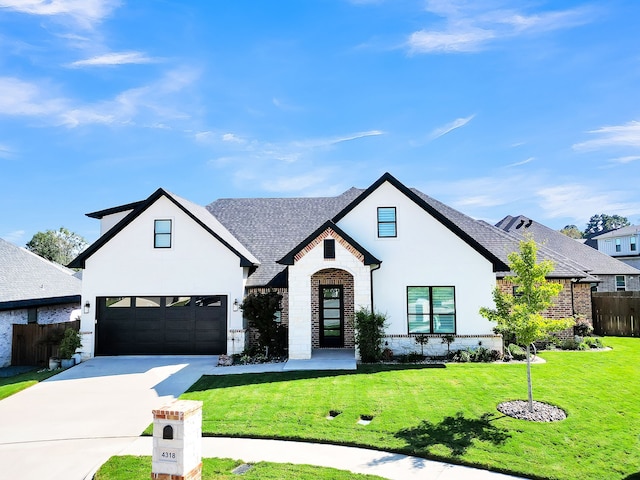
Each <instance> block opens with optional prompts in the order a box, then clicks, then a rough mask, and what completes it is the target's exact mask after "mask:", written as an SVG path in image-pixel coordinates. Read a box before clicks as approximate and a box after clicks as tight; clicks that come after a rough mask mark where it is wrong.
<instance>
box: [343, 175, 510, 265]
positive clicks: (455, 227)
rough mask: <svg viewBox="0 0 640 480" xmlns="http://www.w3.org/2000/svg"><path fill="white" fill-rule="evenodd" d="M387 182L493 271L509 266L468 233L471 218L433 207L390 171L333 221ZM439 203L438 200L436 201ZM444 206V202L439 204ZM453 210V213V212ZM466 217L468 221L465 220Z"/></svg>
mask: <svg viewBox="0 0 640 480" xmlns="http://www.w3.org/2000/svg"><path fill="white" fill-rule="evenodd" d="M385 182H389V183H390V184H391V185H393V186H394V187H396V188H397V189H398V190H400V192H402V193H403V194H404V195H406V196H407V197H408V198H409V199H410V200H413V201H414V202H415V203H416V204H417V205H418V206H419V207H421V208H422V209H423V210H425V211H426V212H427V213H428V214H429V215H431V216H432V217H434V218H435V219H436V220H438V221H439V222H440V223H442V224H443V225H444V226H445V227H447V228H448V229H449V230H451V231H452V232H453V233H455V234H456V235H457V236H458V237H460V238H461V239H462V240H463V241H464V242H466V243H467V244H468V245H469V246H471V247H472V248H473V249H475V250H476V251H477V252H478V253H480V254H481V255H482V256H483V257H485V258H486V259H487V260H489V261H490V262H491V263H492V264H493V271H494V272H499V271H508V270H509V267H508V266H507V264H506V263H505V262H504V260H503V259H502V258H500V257H499V256H497V255H496V254H495V252H492V251H491V250H489V249H488V248H487V247H486V246H485V245H484V244H483V243H482V242H480V241H478V239H476V238H474V236H473V235H471V234H470V232H469V228H468V227H470V226H472V223H473V222H476V220H473V219H472V218H470V217H467V216H466V215H463V214H462V213H460V212H458V211H456V210H454V209H452V208H448V209H447V210H448V211H447V212H446V213H445V212H444V210H445V209H443V208H435V207H434V205H433V204H432V203H431V202H429V201H427V199H429V200H430V197H428V196H427V195H424V194H423V193H422V192H419V191H418V190H415V189H410V188H407V187H405V186H404V185H403V184H402V183H401V182H400V181H398V180H397V179H396V178H395V177H394V176H393V175H391V174H390V173H385V174H384V175H382V176H381V177H380V178H379V179H378V180H377V181H376V182H375V183H373V185H371V186H370V187H369V188H367V189H366V190H365V191H364V192H363V193H362V194H361V195H359V196H358V198H356V199H355V200H354V201H353V202H351V203H350V204H349V205H347V206H346V207H345V208H344V209H342V210H341V211H340V212H338V214H337V215H335V216H334V217H333V219H332V220H333V221H334V222H336V223H337V222H339V221H340V219H342V218H344V217H345V216H346V215H347V214H348V213H349V212H351V211H352V210H353V209H354V208H355V207H357V206H358V205H359V204H360V203H361V202H362V201H363V200H365V199H366V198H367V197H368V196H369V195H371V194H372V193H373V192H374V191H376V190H377V189H378V188H379V187H380V186H381V185H382V184H383V183H385ZM438 203H439V202H438ZM440 205H442V206H444V204H440ZM454 212H455V213H454ZM452 215H453V216H454V217H458V218H459V219H462V218H463V217H464V219H465V221H464V222H455V221H454V220H453V219H452V218H451V216H452ZM466 219H468V220H469V221H470V222H467V221H466Z"/></svg>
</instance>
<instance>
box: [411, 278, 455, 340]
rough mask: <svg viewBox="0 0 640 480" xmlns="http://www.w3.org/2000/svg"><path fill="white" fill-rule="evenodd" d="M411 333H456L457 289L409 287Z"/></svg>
mask: <svg viewBox="0 0 640 480" xmlns="http://www.w3.org/2000/svg"><path fill="white" fill-rule="evenodd" d="M407 318H408V323H409V333H456V295H455V287H407Z"/></svg>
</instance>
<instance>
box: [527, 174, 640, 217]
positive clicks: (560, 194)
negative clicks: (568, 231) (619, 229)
mask: <svg viewBox="0 0 640 480" xmlns="http://www.w3.org/2000/svg"><path fill="white" fill-rule="evenodd" d="M535 194H536V195H537V197H538V198H539V203H540V207H542V209H543V210H544V211H545V213H546V216H547V217H548V218H561V217H568V218H573V219H574V220H576V221H580V222H584V223H586V221H587V220H588V219H589V218H590V217H591V216H592V215H593V214H594V213H597V212H614V213H616V214H618V215H625V216H626V215H632V214H637V213H638V212H640V202H620V201H618V200H616V199H617V198H633V197H629V195H628V194H627V193H625V192H619V191H615V190H606V191H599V189H598V187H595V186H591V185H584V184H576V183H569V184H564V185H555V186H550V187H542V188H539V189H538V190H537V191H536V192H535Z"/></svg>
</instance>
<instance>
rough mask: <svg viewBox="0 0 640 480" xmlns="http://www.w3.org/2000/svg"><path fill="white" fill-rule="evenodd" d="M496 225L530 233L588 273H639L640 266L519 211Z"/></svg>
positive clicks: (517, 231)
mask: <svg viewBox="0 0 640 480" xmlns="http://www.w3.org/2000/svg"><path fill="white" fill-rule="evenodd" d="M496 226H497V227H498V228H500V229H502V230H504V231H506V232H509V233H511V234H512V235H515V236H517V237H518V238H522V236H523V235H524V234H525V233H530V234H532V235H533V238H534V239H535V241H536V242H538V243H541V244H542V245H544V246H545V247H546V248H547V249H549V250H553V251H554V252H556V253H557V254H558V255H561V256H563V257H565V258H567V259H569V260H570V261H573V262H575V263H577V264H579V265H582V266H583V268H584V270H585V271H586V272H589V273H590V274H592V275H639V274H640V270H638V269H636V268H633V267H632V266H630V265H627V264H626V263H623V262H621V261H619V260H616V259H615V258H612V257H610V256H609V255H605V254H604V253H602V252H599V251H598V250H595V249H593V248H591V247H589V246H587V245H584V244H583V243H581V242H578V241H576V240H574V239H573V238H570V237H567V236H566V235H563V234H562V233H560V232H558V231H556V230H552V229H551V228H549V227H546V226H544V225H542V224H541V223H538V222H535V221H533V220H531V219H530V218H528V217H525V216H523V215H518V216H515V217H514V216H511V215H508V216H506V217H505V218H503V219H502V220H500V221H499V222H498V223H497V224H496Z"/></svg>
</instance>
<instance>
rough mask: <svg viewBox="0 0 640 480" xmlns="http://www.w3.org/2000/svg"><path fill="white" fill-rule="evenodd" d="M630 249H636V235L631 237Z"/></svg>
mask: <svg viewBox="0 0 640 480" xmlns="http://www.w3.org/2000/svg"><path fill="white" fill-rule="evenodd" d="M629 249H630V250H631V251H632V252H635V251H636V237H631V238H629Z"/></svg>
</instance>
